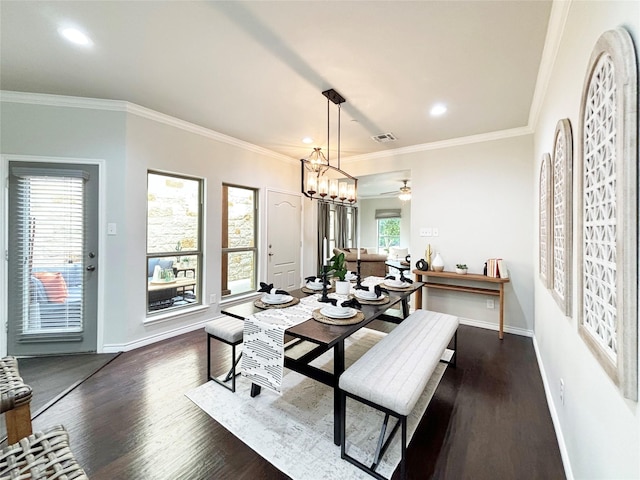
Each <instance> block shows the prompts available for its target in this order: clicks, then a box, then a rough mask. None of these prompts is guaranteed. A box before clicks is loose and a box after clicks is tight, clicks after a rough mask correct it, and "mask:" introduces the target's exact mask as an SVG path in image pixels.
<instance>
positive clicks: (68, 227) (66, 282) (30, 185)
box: [7, 161, 99, 355]
mask: <svg viewBox="0 0 640 480" xmlns="http://www.w3.org/2000/svg"><path fill="white" fill-rule="evenodd" d="M8 166H9V172H8V173H9V182H8V184H9V192H8V213H9V215H8V221H9V235H8V240H9V248H8V262H7V263H8V272H9V278H10V279H11V281H10V282H8V285H7V298H8V302H7V303H8V305H7V307H8V312H9V316H8V322H7V331H8V335H7V340H8V341H7V352H8V354H10V355H43V354H62V353H78V352H94V351H96V344H97V291H98V279H97V271H96V270H97V268H98V253H99V252H98V185H99V182H98V174H99V170H98V166H97V165H84V164H70V163H44V162H43V163H35V162H22V161H9V165H8Z"/></svg>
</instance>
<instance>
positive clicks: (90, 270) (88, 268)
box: [87, 265, 96, 272]
mask: <svg viewBox="0 0 640 480" xmlns="http://www.w3.org/2000/svg"><path fill="white" fill-rule="evenodd" d="M95 269H96V267H94V266H93V265H87V271H89V272H93V271H94V270H95Z"/></svg>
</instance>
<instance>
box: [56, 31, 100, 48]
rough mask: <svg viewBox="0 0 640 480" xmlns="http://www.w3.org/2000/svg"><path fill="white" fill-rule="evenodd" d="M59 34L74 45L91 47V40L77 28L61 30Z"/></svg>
mask: <svg viewBox="0 0 640 480" xmlns="http://www.w3.org/2000/svg"><path fill="white" fill-rule="evenodd" d="M59 32H60V35H62V36H63V37H64V38H66V39H67V40H69V41H70V42H72V43H75V44H76V45H83V46H85V47H90V46H91V45H93V42H92V41H91V39H90V38H89V37H88V36H87V35H85V34H84V33H82V32H81V31H80V30H78V29H77V28H61V29H60V30H59Z"/></svg>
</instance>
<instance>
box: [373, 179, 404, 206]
mask: <svg viewBox="0 0 640 480" xmlns="http://www.w3.org/2000/svg"><path fill="white" fill-rule="evenodd" d="M408 181H409V180H402V182H403V183H404V185H403V186H402V187H400V190H399V191H398V190H394V191H393V192H384V193H381V194H380V195H398V198H399V199H400V200H402V201H403V202H406V201H407V200H411V187H408V186H407V182H408Z"/></svg>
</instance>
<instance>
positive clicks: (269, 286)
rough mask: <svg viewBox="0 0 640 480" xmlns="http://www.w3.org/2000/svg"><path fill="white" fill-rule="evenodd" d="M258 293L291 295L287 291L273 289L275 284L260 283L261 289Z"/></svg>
mask: <svg viewBox="0 0 640 480" xmlns="http://www.w3.org/2000/svg"><path fill="white" fill-rule="evenodd" d="M258 292H264V293H271V294H272V295H289V292H287V291H285V290H276V289H275V288H273V283H264V282H260V289H259V290H258Z"/></svg>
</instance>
